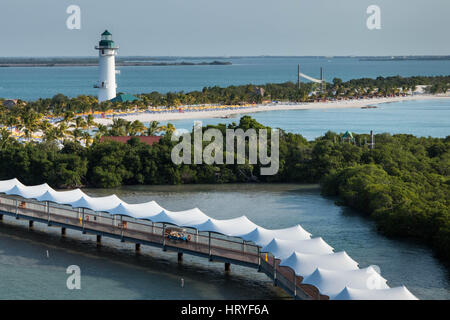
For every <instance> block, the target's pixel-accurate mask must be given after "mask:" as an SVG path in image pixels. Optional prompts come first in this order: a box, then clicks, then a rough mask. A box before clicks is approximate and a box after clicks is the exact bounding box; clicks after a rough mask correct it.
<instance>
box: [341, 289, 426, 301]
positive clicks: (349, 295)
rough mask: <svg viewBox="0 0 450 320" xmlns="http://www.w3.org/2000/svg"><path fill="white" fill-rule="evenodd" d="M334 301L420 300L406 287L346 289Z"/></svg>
mask: <svg viewBox="0 0 450 320" xmlns="http://www.w3.org/2000/svg"><path fill="white" fill-rule="evenodd" d="M334 300H418V299H417V297H416V296H414V295H413V294H412V293H411V292H410V291H409V290H408V289H406V287H405V286H401V287H395V288H389V289H381V290H370V289H354V288H348V287H345V288H344V289H343V290H342V291H341V292H340V293H339V294H338V295H337V296H336V297H335V298H334Z"/></svg>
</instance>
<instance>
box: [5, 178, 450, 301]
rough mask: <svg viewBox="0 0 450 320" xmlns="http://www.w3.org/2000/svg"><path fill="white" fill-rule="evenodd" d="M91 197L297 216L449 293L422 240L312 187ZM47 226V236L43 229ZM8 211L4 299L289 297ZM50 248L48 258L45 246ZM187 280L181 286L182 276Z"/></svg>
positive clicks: (331, 239)
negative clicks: (389, 233) (388, 228)
mask: <svg viewBox="0 0 450 320" xmlns="http://www.w3.org/2000/svg"><path fill="white" fill-rule="evenodd" d="M86 192H87V193H89V194H90V195H96V196H101V195H109V194H111V193H116V194H117V195H118V196H119V197H120V198H122V199H124V200H125V201H127V202H130V203H138V202H143V201H150V200H156V201H157V202H158V203H160V204H161V205H162V206H164V207H166V208H167V209H169V210H182V209H187V208H192V207H199V208H200V209H201V210H202V211H204V212H205V213H206V214H208V215H210V216H212V217H214V218H219V219H226V218H234V217H238V216H240V215H243V214H245V215H246V216H247V217H248V218H249V219H251V220H252V221H254V222H255V223H257V224H259V225H261V226H263V227H266V228H285V227H289V226H293V225H295V224H297V223H300V224H301V225H302V226H303V227H304V228H305V229H306V230H308V231H309V232H311V233H312V234H313V235H314V236H321V237H323V238H324V240H325V241H326V242H327V243H329V244H330V245H331V246H332V247H334V248H335V251H341V250H345V251H346V252H347V253H348V254H349V255H350V256H351V257H352V258H353V259H355V260H356V261H357V262H358V263H359V265H360V267H361V268H364V267H367V266H369V265H377V266H378V267H379V268H380V271H381V274H382V276H383V277H384V278H386V279H387V280H388V284H389V285H390V286H392V287H395V286H399V285H406V286H407V287H408V289H409V290H410V291H411V292H412V293H413V294H415V295H416V296H417V297H419V298H421V299H450V291H449V290H450V275H449V272H448V269H446V267H445V266H444V265H443V264H442V263H441V262H440V261H439V260H438V259H437V258H436V257H435V256H434V255H433V253H432V251H431V250H430V249H429V248H428V247H427V246H425V245H422V244H418V243H417V242H415V241H412V240H398V239H389V238H386V237H384V236H382V235H380V234H379V233H378V232H377V231H376V227H375V224H374V223H373V221H371V220H368V219H366V218H365V217H363V216H361V215H360V214H358V213H356V212H354V211H352V210H350V209H348V208H344V207H338V206H336V205H335V204H334V201H335V199H332V198H325V197H322V196H321V195H320V191H319V189H318V186H314V185H297V184H274V185H272V184H271V185H264V184H262V185H193V186H136V187H124V188H118V189H114V190H110V189H107V190H101V189H98V190H86ZM47 233H49V234H47ZM59 233H60V229H59V228H55V227H48V226H46V225H43V224H39V223H36V224H35V229H34V230H33V231H28V228H27V223H26V221H22V220H19V221H17V220H15V219H14V218H11V217H5V221H4V222H2V223H0V299H287V298H288V297H287V296H286V294H285V293H284V292H283V291H281V290H280V289H279V288H274V287H273V286H272V284H271V281H270V280H269V279H268V278H267V277H266V276H265V275H263V274H261V273H257V272H256V270H253V269H250V268H244V267H239V266H235V265H232V267H231V273H230V274H225V273H224V271H223V264H222V263H214V262H208V261H207V260H206V259H202V258H197V257H193V256H189V255H185V256H184V261H183V263H182V264H178V263H177V255H176V253H174V252H162V251H161V250H160V249H155V248H150V247H146V246H143V247H142V253H141V254H140V255H135V253H134V251H133V249H134V245H133V244H127V243H120V241H116V240H110V239H107V238H103V239H102V240H103V246H102V247H101V248H97V247H96V244H95V236H92V235H82V234H81V232H75V231H71V230H68V233H67V237H66V238H61V237H60V235H59ZM47 250H48V252H49V256H48V257H47V254H46V252H47ZM69 265H78V266H79V267H80V268H81V290H68V289H67V287H66V280H67V277H68V275H67V274H66V268H67V267H68V266H69ZM182 278H183V279H184V283H185V285H184V287H183V288H181V279H182Z"/></svg>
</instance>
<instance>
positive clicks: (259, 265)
mask: <svg viewBox="0 0 450 320" xmlns="http://www.w3.org/2000/svg"><path fill="white" fill-rule="evenodd" d="M259 250H260V248H259V246H258V272H261V252H260V251H259Z"/></svg>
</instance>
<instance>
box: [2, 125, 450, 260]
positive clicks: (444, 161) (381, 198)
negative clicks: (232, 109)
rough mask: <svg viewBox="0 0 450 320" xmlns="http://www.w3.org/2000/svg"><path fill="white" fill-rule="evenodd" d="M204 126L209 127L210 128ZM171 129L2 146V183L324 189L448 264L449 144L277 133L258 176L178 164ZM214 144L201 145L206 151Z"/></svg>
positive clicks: (249, 170) (248, 168)
mask: <svg viewBox="0 0 450 320" xmlns="http://www.w3.org/2000/svg"><path fill="white" fill-rule="evenodd" d="M209 127H214V128H217V129H219V130H221V131H222V132H225V129H226V128H230V129H236V128H242V129H243V130H247V129H249V128H254V129H256V130H258V129H263V128H265V127H264V126H263V125H261V124H259V123H257V122H256V121H255V120H254V119H252V118H250V117H248V116H244V117H242V118H241V120H240V123H239V124H235V123H233V124H230V125H228V126H226V125H217V126H209ZM204 129H206V128H204ZM170 136H171V131H167V133H166V135H165V136H164V137H163V138H162V139H161V140H160V142H159V143H157V144H154V145H153V146H149V145H147V144H144V143H140V142H139V140H138V138H132V139H130V140H129V141H128V143H126V144H124V143H118V142H113V141H107V142H103V143H100V142H99V141H95V142H94V143H93V144H92V145H91V146H89V147H83V146H81V145H80V143H79V142H77V141H65V142H64V146H63V147H62V148H59V147H58V146H57V145H56V143H52V142H45V143H41V144H37V143H31V142H30V143H26V144H20V143H18V142H16V141H15V140H14V139H11V138H6V139H1V140H0V148H1V151H0V179H8V178H13V177H17V178H19V179H20V180H21V181H23V182H24V183H26V184H30V185H31V184H39V183H43V182H48V183H49V184H50V185H52V186H54V187H61V188H65V187H75V186H83V185H87V186H93V187H117V186H121V185H131V184H182V183H231V182H249V181H252V182H253V181H260V182H300V183H313V182H321V183H322V188H323V192H324V193H325V194H327V195H337V196H339V197H340V198H341V199H342V201H343V203H345V204H346V205H349V206H351V207H353V208H356V209H358V210H360V211H361V212H364V213H366V214H368V215H370V216H371V217H373V218H374V219H375V220H376V221H377V224H378V226H379V228H380V230H382V231H383V232H385V233H386V234H389V235H395V236H408V237H415V238H420V239H423V240H424V241H427V242H430V243H431V244H433V246H434V247H435V248H437V249H438V252H439V253H440V255H441V256H443V257H444V258H445V259H447V260H448V259H449V258H450V203H449V202H450V178H449V175H450V137H447V138H446V139H441V138H431V137H429V138H417V137H414V136H412V135H404V134H400V135H393V136H392V135H389V134H378V135H375V141H376V147H375V149H370V148H369V147H368V144H367V143H366V142H367V141H368V140H369V135H367V134H361V135H354V139H353V140H351V141H344V140H343V139H342V135H341V134H336V133H333V132H328V133H327V134H325V135H324V136H322V137H320V138H318V139H316V140H315V141H309V142H308V141H307V140H306V139H304V138H303V137H302V136H301V135H298V134H292V133H286V132H284V131H282V130H281V131H280V169H279V172H278V174H276V175H274V176H261V175H260V170H259V168H260V165H259V164H258V165H251V164H248V162H247V163H246V164H239V165H238V164H230V165H225V164H223V165H216V164H212V165H206V164H202V165H193V164H192V165H188V164H182V165H176V164H174V163H173V162H172V160H171V150H172V148H173V146H174V145H175V144H176V142H172V141H171V139H170ZM206 145H208V143H205V142H204V146H206Z"/></svg>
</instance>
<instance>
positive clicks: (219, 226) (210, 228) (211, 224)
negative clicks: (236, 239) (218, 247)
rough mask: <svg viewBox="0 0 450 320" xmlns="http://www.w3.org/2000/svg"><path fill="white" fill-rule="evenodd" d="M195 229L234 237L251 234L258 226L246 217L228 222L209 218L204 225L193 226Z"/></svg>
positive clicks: (228, 220) (227, 220)
mask: <svg viewBox="0 0 450 320" xmlns="http://www.w3.org/2000/svg"><path fill="white" fill-rule="evenodd" d="M193 227H194V228H195V229H197V230H198V231H204V232H215V233H220V234H223V235H226V236H230V237H233V236H238V235H240V234H245V233H249V232H250V231H251V230H254V229H255V228H256V227H257V225H256V224H254V223H253V222H251V221H250V220H249V219H248V218H247V217H246V216H242V217H238V218H233V219H226V220H217V219H213V218H209V217H208V219H207V220H206V221H205V222H204V223H201V224H198V225H193Z"/></svg>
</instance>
